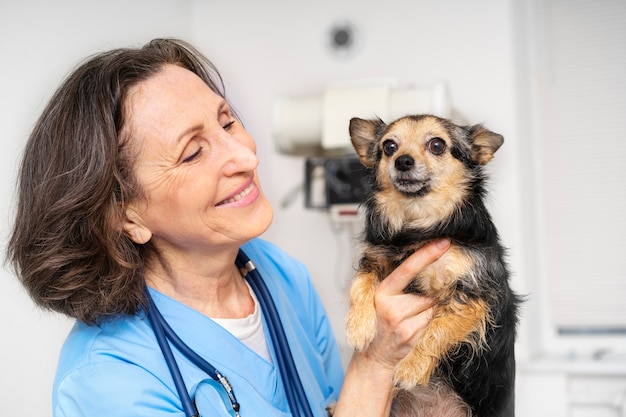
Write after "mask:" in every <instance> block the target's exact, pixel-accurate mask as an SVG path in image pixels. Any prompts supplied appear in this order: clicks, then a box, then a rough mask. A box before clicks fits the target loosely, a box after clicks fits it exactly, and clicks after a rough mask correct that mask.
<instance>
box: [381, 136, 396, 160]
mask: <svg viewBox="0 0 626 417" xmlns="http://www.w3.org/2000/svg"><path fill="white" fill-rule="evenodd" d="M397 150H398V144H397V143H396V142H394V141H392V140H391V139H387V140H386V141H384V142H383V152H384V153H385V155H387V156H391V155H393V154H394V153H396V151H397Z"/></svg>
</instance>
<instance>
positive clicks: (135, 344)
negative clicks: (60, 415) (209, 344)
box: [53, 315, 163, 409]
mask: <svg viewBox="0 0 626 417" xmlns="http://www.w3.org/2000/svg"><path fill="white" fill-rule="evenodd" d="M153 339H154V335H153V333H152V332H151V328H149V327H148V325H147V323H146V320H144V317H142V315H137V316H120V317H118V318H115V319H111V320H108V321H106V322H103V323H101V324H99V325H86V324H84V323H81V322H77V323H76V324H75V325H74V327H73V328H72V330H71V332H70V334H69V335H68V337H67V338H66V340H65V343H64V344H63V347H62V349H61V354H60V356H59V362H58V366H57V372H56V376H55V381H54V390H53V404H54V407H55V408H59V407H60V408H62V409H66V408H67V407H75V406H81V407H82V405H85V404H87V403H89V402H90V401H91V402H92V403H93V406H94V407H96V409H97V408H98V407H105V408H106V406H107V405H106V404H102V403H101V401H99V400H98V397H99V396H101V394H102V393H103V392H115V393H116V395H115V398H116V399H115V401H112V402H118V405H119V406H123V407H124V406H127V405H128V404H125V402H126V401H132V398H131V397H132V396H133V395H134V394H136V393H137V392H136V390H135V389H134V387H137V389H139V387H138V385H144V388H141V389H140V390H141V391H143V390H145V389H147V388H149V387H148V386H153V387H154V384H157V385H161V382H159V381H158V378H157V379H155V378H154V375H155V372H154V369H153V370H152V371H147V370H148V369H152V368H155V369H160V368H161V367H162V366H163V365H162V363H161V362H162V361H163V359H162V356H160V355H159V354H160V352H159V351H158V349H154V344H155V342H154V340H153ZM77 393H80V395H78V394H77ZM79 398H80V401H82V402H83V403H84V404H82V405H79V404H77V403H76V402H77V401H79V400H78V399H79ZM111 405H112V404H111Z"/></svg>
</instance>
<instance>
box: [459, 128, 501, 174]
mask: <svg viewBox="0 0 626 417" xmlns="http://www.w3.org/2000/svg"><path fill="white" fill-rule="evenodd" d="M468 132H469V136H470V140H471V142H472V160H474V162H476V163H477V164H481V165H485V164H486V163H487V162H489V161H491V158H493V154H494V153H496V151H497V150H498V148H500V146H502V144H503V143H504V137H503V136H502V135H500V134H498V133H494V132H492V131H490V130H487V129H485V128H484V127H483V126H482V125H474V126H471V127H469V128H468Z"/></svg>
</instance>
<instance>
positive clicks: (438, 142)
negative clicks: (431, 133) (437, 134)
mask: <svg viewBox="0 0 626 417" xmlns="http://www.w3.org/2000/svg"><path fill="white" fill-rule="evenodd" d="M428 150H429V151H430V152H431V153H432V154H433V155H441V154H442V153H444V152H445V151H446V141H444V140H443V139H441V138H432V139H431V140H429V141H428Z"/></svg>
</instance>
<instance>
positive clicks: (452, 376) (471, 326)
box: [346, 115, 519, 417]
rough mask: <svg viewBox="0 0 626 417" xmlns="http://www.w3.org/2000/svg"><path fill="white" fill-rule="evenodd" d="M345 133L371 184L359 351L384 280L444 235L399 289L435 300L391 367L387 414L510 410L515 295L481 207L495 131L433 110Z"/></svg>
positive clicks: (371, 330) (352, 319)
mask: <svg viewBox="0 0 626 417" xmlns="http://www.w3.org/2000/svg"><path fill="white" fill-rule="evenodd" d="M350 136H351V140H352V144H353V145H354V147H355V149H356V151H357V154H358V155H359V157H360V159H361V162H362V163H363V165H365V167H366V168H368V170H369V172H370V174H371V178H372V190H371V194H370V195H369V196H368V197H367V199H366V201H365V202H364V208H365V219H366V220H365V223H366V224H365V238H364V250H363V254H362V258H361V260H360V264H359V269H358V272H357V275H356V277H355V279H354V281H353V283H352V286H351V289H350V309H349V312H348V317H347V321H346V331H347V338H348V342H349V343H350V344H351V345H352V347H353V348H355V349H356V350H362V349H364V348H365V347H367V346H368V344H369V343H370V342H371V341H372V340H373V338H374V336H375V334H376V314H375V310H374V300H373V297H374V291H375V289H376V287H377V285H378V284H379V282H380V280H381V279H383V278H384V277H386V276H387V275H389V273H390V272H391V271H392V270H393V269H395V268H396V267H397V266H398V264H399V263H400V262H401V261H402V260H404V259H405V258H406V257H407V256H408V255H409V254H410V253H412V252H414V251H415V250H416V249H418V248H419V247H421V246H423V245H424V244H425V243H426V242H428V241H431V240H433V239H436V238H440V237H447V238H449V239H450V240H451V241H452V246H451V247H450V249H449V250H448V251H447V252H446V253H445V254H444V255H443V256H442V257H441V258H440V259H438V260H437V261H436V262H435V263H434V264H432V265H431V266H429V267H428V268H427V269H425V270H424V271H422V272H421V273H420V274H419V276H417V277H416V278H415V279H414V281H413V282H412V284H411V285H410V286H409V288H407V289H406V291H407V292H408V291H411V292H416V293H419V294H424V295H426V296H428V297H431V298H432V299H434V300H436V303H437V304H436V308H435V313H434V317H433V319H432V321H431V323H430V324H429V326H428V327H427V328H426V330H425V333H424V334H423V336H422V337H421V338H420V341H419V344H418V345H417V346H415V348H414V350H413V351H412V352H411V353H410V354H409V355H408V356H407V357H406V358H405V359H404V360H403V361H402V362H401V363H400V364H399V365H398V366H397V368H396V370H395V375H394V379H395V382H396V384H397V386H398V388H399V389H398V392H397V394H396V397H395V400H394V405H393V412H392V415H394V416H428V417H443V416H445V417H452V416H454V417H459V416H475V417H508V416H513V415H514V380H515V358H514V341H515V332H516V324H517V314H518V313H517V311H518V305H519V298H518V297H517V296H516V295H515V294H514V293H513V292H512V290H511V289H510V287H509V282H508V280H509V273H508V271H507V267H506V265H505V261H504V256H505V250H504V248H503V247H502V246H501V244H500V242H499V237H498V232H497V230H496V227H495V226H494V224H493V222H492V220H491V216H490V215H489V213H488V211H487V209H486V207H485V204H484V197H485V194H486V191H485V184H484V182H485V179H486V175H485V173H484V168H483V166H484V165H485V164H486V163H487V162H489V161H490V160H491V158H492V157H493V154H494V152H496V150H497V149H498V148H499V147H500V146H501V145H502V143H503V138H502V136H501V135H498V134H496V133H493V132H490V131H489V130H487V129H485V128H484V127H482V126H480V125H475V126H469V127H462V126H458V125H456V124H454V123H452V122H451V121H449V120H446V119H442V118H438V117H435V116H431V115H416V116H406V117H403V118H401V119H398V120H396V121H394V122H392V123H390V124H388V125H387V124H385V123H384V122H382V121H381V120H364V119H358V118H354V119H352V120H351V121H350Z"/></svg>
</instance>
